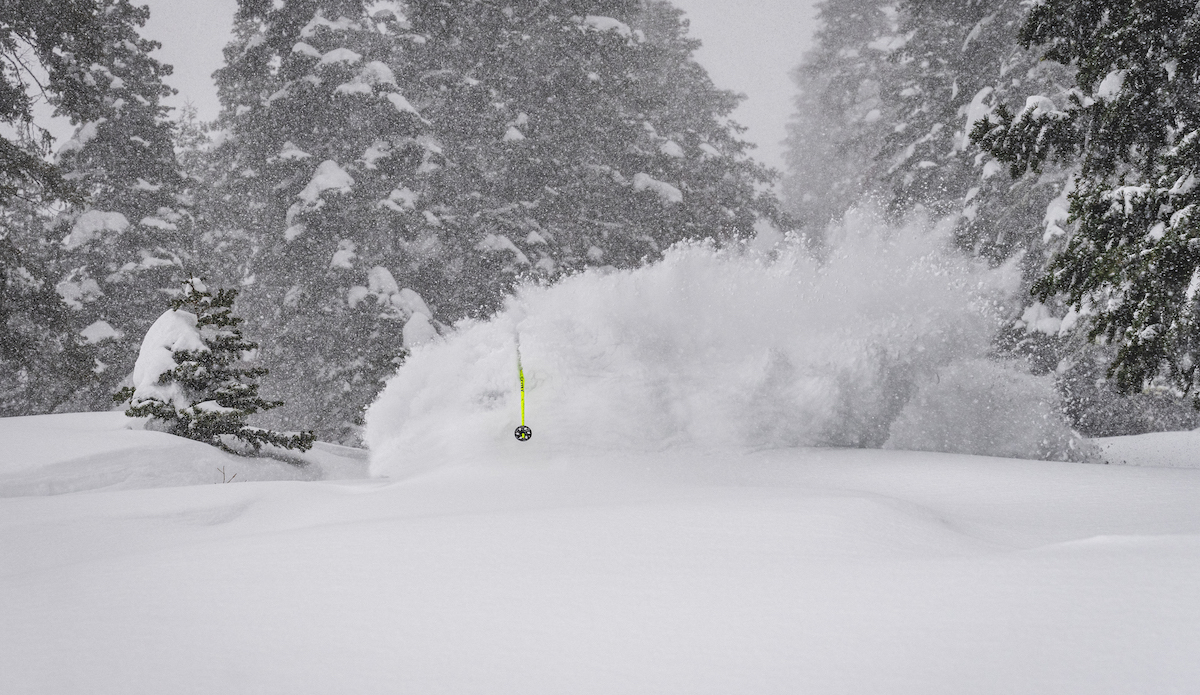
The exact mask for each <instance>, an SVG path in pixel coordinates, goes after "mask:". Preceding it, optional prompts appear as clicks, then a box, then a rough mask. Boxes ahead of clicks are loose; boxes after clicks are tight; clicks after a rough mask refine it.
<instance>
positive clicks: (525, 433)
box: [513, 335, 533, 442]
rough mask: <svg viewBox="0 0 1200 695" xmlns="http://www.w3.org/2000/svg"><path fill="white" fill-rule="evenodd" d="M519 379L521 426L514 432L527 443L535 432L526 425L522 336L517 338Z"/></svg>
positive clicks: (519, 439) (518, 439) (514, 434)
mask: <svg viewBox="0 0 1200 695" xmlns="http://www.w3.org/2000/svg"><path fill="white" fill-rule="evenodd" d="M516 340H517V378H518V379H519V380H520V382H521V426H520V427H518V428H517V429H516V431H514V432H513V436H515V437H516V438H517V441H519V442H527V441H529V438H530V437H532V436H533V430H531V429H529V426H528V425H526V424H525V371H524V370H523V369H521V336H519V335H518V336H517V338H516Z"/></svg>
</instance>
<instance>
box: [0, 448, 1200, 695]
mask: <svg viewBox="0 0 1200 695" xmlns="http://www.w3.org/2000/svg"><path fill="white" fill-rule="evenodd" d="M519 447H521V445H520V444H518V443H517V442H515V441H514V442H513V443H512V445H511V447H510V448H511V450H512V451H510V452H509V453H510V454H514V455H513V456H510V457H507V458H508V459H509V460H508V462H504V463H501V462H496V461H487V460H481V461H477V462H475V463H474V464H472V465H462V466H443V467H439V468H438V470H437V471H435V472H433V473H430V474H426V475H423V476H418V477H414V478H409V479H406V480H404V481H400V482H387V481H380V480H375V481H347V482H308V483H302V482H266V483H257V482H254V483H244V484H243V483H234V484H232V485H202V486H193V487H179V488H159V489H150V490H125V491H97V492H89V493H81V494H71V495H58V496H48V497H23V498H9V499H2V500H0V615H3V616H4V621H3V623H2V627H0V673H3V674H4V680H5V682H6V687H5V688H4V691H5V692H13V693H77V692H88V693H100V694H103V693H114V694H116V693H119V694H121V695H128V694H136V693H166V692H170V693H178V692H196V693H215V692H219V693H281V694H282V693H288V694H297V693H331V692H353V693H523V694H533V693H654V694H656V695H658V694H663V693H731V692H747V693H788V694H792V693H801V692H802V693H864V692H885V693H920V694H922V695H928V694H936V693H946V694H947V695H949V694H954V695H958V694H961V693H1053V694H1054V695H1070V694H1072V693H1079V694H1081V695H1084V694H1086V695H1098V694H1104V693H1114V694H1116V693H1130V692H1144V693H1151V692H1152V693H1185V692H1195V690H1196V687H1197V685H1198V684H1200V660H1197V659H1196V658H1195V655H1196V654H1197V653H1200V592H1197V591H1196V583H1197V580H1198V579H1200V471H1195V470H1178V469H1163V468H1138V467H1132V466H1104V465H1090V464H1071V463H1053V462H1033V461H1016V460H1009V459H998V458H984V457H973V456H964V455H949V454H921V453H909V452H896V451H892V452H887V451H863V450H832V449H824V450H814V449H799V450H782V451H764V452H759V453H751V454H741V455H720V456H706V455H703V454H686V453H684V452H680V451H674V452H670V453H664V454H627V455H624V456H620V457H612V456H610V457H585V456H576V457H564V458H562V459H560V460H558V461H555V462H552V463H551V462H544V461H543V462H532V461H525V462H523V461H521V460H520V454H519V453H518V452H520V451H521V449H520V448H519Z"/></svg>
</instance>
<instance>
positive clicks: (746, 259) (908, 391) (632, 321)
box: [366, 213, 1078, 475]
mask: <svg viewBox="0 0 1200 695" xmlns="http://www.w3.org/2000/svg"><path fill="white" fill-rule="evenodd" d="M947 231H948V230H947V229H945V228H930V226H929V225H926V224H923V223H920V222H916V223H912V224H910V225H908V226H907V227H905V228H902V229H889V228H887V227H886V226H885V225H883V224H882V223H880V222H879V221H877V220H876V219H875V218H873V217H872V216H870V215H866V214H855V213H852V214H851V215H849V216H848V218H847V220H846V222H845V223H844V225H843V226H842V228H841V229H838V230H835V233H834V234H833V237H834V238H835V239H836V240H835V242H834V243H833V247H832V250H831V252H830V253H829V254H828V256H827V258H825V259H824V261H823V262H817V261H814V260H812V259H811V257H810V255H809V254H807V253H806V252H804V251H803V250H802V249H800V248H799V247H798V245H796V244H783V245H782V246H781V247H779V248H777V249H776V250H775V251H774V252H773V253H772V254H770V255H769V256H768V255H764V254H761V253H754V252H748V251H744V250H717V249H714V248H713V247H712V246H710V245H706V244H690V245H681V246H677V247H675V248H672V249H671V250H669V251H668V252H667V253H666V255H665V258H664V259H663V260H662V261H661V262H659V263H656V264H654V265H651V266H648V267H645V268H640V269H637V270H630V271H617V272H604V271H601V270H592V271H588V272H585V273H582V274H579V275H576V276H573V277H570V278H567V279H565V280H563V281H562V282H559V283H557V284H555V285H552V286H548V287H543V286H526V287H524V288H522V289H521V290H520V291H519V292H518V293H517V294H516V296H515V297H514V298H512V299H511V300H510V301H509V302H508V304H507V306H506V308H505V309H504V310H503V311H501V312H500V313H498V314H497V315H496V316H494V317H493V318H491V319H489V320H486V321H475V322H465V323H462V324H460V325H459V326H457V327H456V330H455V331H454V332H453V333H452V334H451V335H449V336H448V337H447V338H445V339H444V340H439V341H436V342H432V343H429V344H426V345H422V346H420V347H418V348H416V349H415V350H414V351H413V353H412V355H411V356H410V357H409V359H408V360H407V362H406V363H405V365H404V366H403V367H402V368H401V369H400V371H399V372H398V373H397V374H396V375H395V376H394V377H393V378H392V379H391V380H390V381H389V383H388V384H387V386H386V388H385V390H384V391H383V393H382V394H381V395H380V397H379V399H378V400H377V402H376V403H375V404H374V405H373V406H372V407H371V408H370V410H369V411H368V413H367V428H366V440H367V444H368V445H369V447H370V449H371V451H372V473H373V474H375V475H404V474H407V473H412V472H416V471H419V470H421V469H424V468H428V467H433V466H436V465H439V464H441V463H444V462H450V461H464V460H472V459H477V458H479V457H487V458H495V457H496V456H503V455H505V454H504V452H506V451H507V452H509V453H511V454H517V453H519V454H520V455H521V456H522V457H528V456H529V455H530V454H537V453H538V452H540V453H542V454H552V455H560V454H570V453H575V452H584V451H595V450H605V451H614V450H615V451H620V450H627V451H646V450H662V449H667V448H675V447H693V446H694V447H704V448H708V449H713V448H731V447H732V448H746V447H751V448H772V447H795V446H848V447H884V446H887V447H901V448H906V449H918V450H933V451H955V452H961V453H977V454H992V455H1004V456H1015V457H1025V458H1071V457H1075V456H1077V454H1076V453H1074V452H1075V451H1076V449H1077V445H1078V442H1077V441H1076V439H1075V438H1074V437H1073V435H1072V433H1071V432H1070V430H1069V429H1068V428H1067V427H1066V425H1065V424H1064V423H1063V422H1062V421H1061V418H1060V417H1059V414H1058V413H1059V408H1058V407H1057V403H1056V400H1055V394H1054V391H1053V388H1052V387H1051V384H1050V383H1049V382H1048V380H1046V379H1039V378H1035V377H1033V376H1030V375H1028V374H1026V373H1024V372H1022V371H1021V369H1020V367H1019V365H1016V364H1005V363H998V362H994V361H991V360H988V359H985V358H986V355H987V353H988V351H989V341H990V337H991V336H992V335H993V333H994V330H995V328H996V326H997V322H998V321H999V320H1000V319H1001V317H1002V316H1003V315H1004V306H1003V302H1004V301H1005V300H1006V298H1007V297H1010V296H1011V295H1012V292H1013V289H1014V288H1015V283H1016V281H1017V278H1016V276H1015V271H1013V270H1012V269H1011V268H1001V269H999V270H989V269H987V268H986V267H983V266H981V265H979V264H976V263H974V262H972V261H969V260H967V259H964V258H961V257H959V256H957V255H955V254H953V253H950V252H947V251H946V248H947V244H946V241H945V236H946V232H947ZM518 340H519V344H520V353H521V359H522V362H523V365H524V373H525V382H526V409H527V417H528V424H529V425H530V426H532V428H533V431H534V436H533V439H532V441H530V442H527V443H523V444H522V443H519V442H517V441H515V440H514V438H513V436H512V431H513V428H514V427H515V426H516V425H518V424H520V400H519V399H520V393H519V389H518V379H517V345H518Z"/></svg>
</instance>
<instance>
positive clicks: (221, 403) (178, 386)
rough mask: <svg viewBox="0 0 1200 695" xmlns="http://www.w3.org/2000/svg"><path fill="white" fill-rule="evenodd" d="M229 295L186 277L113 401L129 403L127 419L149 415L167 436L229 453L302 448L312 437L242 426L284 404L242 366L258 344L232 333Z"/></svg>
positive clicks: (258, 370) (256, 372)
mask: <svg viewBox="0 0 1200 695" xmlns="http://www.w3.org/2000/svg"><path fill="white" fill-rule="evenodd" d="M236 298H237V291H236V290H229V289H218V290H217V292H216V293H215V294H214V293H212V292H209V291H208V289H207V287H205V285H204V283H203V282H202V281H200V280H198V279H196V278H189V279H188V280H185V281H184V282H183V288H182V292H181V293H180V294H179V296H178V297H176V298H175V299H174V300H172V302H171V309H170V310H168V311H167V312H166V313H164V314H163V315H162V316H160V317H159V319H158V320H157V321H156V322H155V323H154V325H153V326H151V327H150V330H149V331H148V332H147V333H146V337H145V339H144V340H143V342H142V349H141V352H140V354H139V355H138V363H137V366H136V367H135V369H134V381H135V384H134V385H133V386H127V387H125V388H123V389H121V390H120V391H118V392H117V393H116V394H115V395H114V396H113V399H114V400H115V401H117V402H118V403H124V402H126V401H129V403H130V406H129V409H128V410H126V411H125V414H126V415H127V416H129V417H149V418H152V419H153V420H154V421H155V422H156V424H157V426H158V427H160V428H162V429H163V430H165V431H166V432H169V433H171V434H175V435H178V436H181V437H187V438H189V439H195V440H197V441H201V442H205V443H208V444H212V445H213V446H217V447H220V448H222V449H225V450H227V451H230V452H233V453H245V452H246V447H249V450H250V451H253V452H255V453H257V452H258V451H259V450H260V449H261V448H262V445H263V444H270V445H273V446H277V447H282V448H284V449H299V450H300V451H307V450H308V449H309V448H311V447H312V443H313V434H312V432H301V433H299V434H280V433H278V432H272V431H270V430H265V429H261V428H258V427H251V426H249V425H247V424H246V420H247V418H249V417H250V416H251V415H255V414H257V413H260V412H264V411H267V410H271V409H272V408H277V407H279V406H281V405H283V404H282V403H281V402H279V401H267V400H264V399H263V398H262V397H260V396H259V395H258V383H257V382H258V379H259V378H261V377H263V376H265V375H266V374H267V373H268V371H267V369H266V368H264V367H250V366H246V364H245V362H244V361H245V359H246V358H247V356H249V355H251V354H253V353H255V351H257V350H258V345H257V344H255V343H252V342H249V341H247V340H246V339H245V338H244V337H243V336H242V331H241V329H240V328H238V326H239V324H241V322H242V319H241V318H239V317H236V316H234V315H233V313H232V312H233V302H234V300H235V299H236ZM168 358H169V360H168ZM231 438H232V439H231ZM233 440H237V442H235V441H233ZM238 442H240V443H241V445H239V444H238ZM243 445H244V446H243Z"/></svg>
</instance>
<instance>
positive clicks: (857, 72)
mask: <svg viewBox="0 0 1200 695" xmlns="http://www.w3.org/2000/svg"><path fill="white" fill-rule="evenodd" d="M897 4H898V3H897V1H896V0H826V1H825V2H823V3H821V5H820V7H819V20H820V24H821V28H820V29H819V30H818V31H817V33H816V36H815V41H814V42H815V46H814V47H813V48H812V49H811V50H810V51H809V52H808V53H807V54H806V55H805V57H804V60H803V61H802V62H801V64H800V65H798V66H797V67H796V68H795V69H794V70H793V71H792V81H793V82H794V83H795V85H796V87H797V89H798V92H799V93H798V94H797V96H796V99H795V107H796V111H795V113H794V114H793V115H792V117H791V119H790V120H789V122H788V131H787V132H788V136H787V150H786V153H785V157H786V161H787V169H788V170H787V175H786V176H785V177H784V180H783V197H784V204H785V205H786V206H787V208H788V211H789V212H791V213H792V214H793V215H795V217H796V220H797V221H798V223H799V224H800V225H801V228H802V229H803V230H804V232H805V234H807V235H808V236H809V237H811V238H820V237H821V236H822V234H823V232H824V230H825V228H826V226H827V225H828V224H829V223H830V222H831V221H833V220H837V219H839V218H841V216H842V215H843V214H845V212H846V210H848V209H849V208H850V207H851V206H852V205H854V204H856V203H861V202H863V201H864V199H866V198H869V197H871V196H880V194H881V193H883V191H882V190H881V182H880V181H878V180H876V178H875V174H876V171H875V170H876V169H877V159H878V154H879V152H880V150H881V149H882V147H883V141H884V139H885V138H886V137H887V135H888V134H889V132H890V127H891V126H894V124H891V123H889V122H888V121H886V120H884V111H885V108H886V105H885V104H884V103H883V101H882V99H881V90H882V88H883V86H884V85H885V84H886V83H888V82H889V80H890V77H889V75H890V74H891V73H892V72H894V71H896V70H897V65H896V64H895V63H893V62H890V61H889V60H888V56H889V55H891V53H892V52H893V51H894V50H895V49H896V48H897V47H899V46H900V45H902V44H903V37H901V36H900V34H899V26H898V21H899V9H898V7H897Z"/></svg>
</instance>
